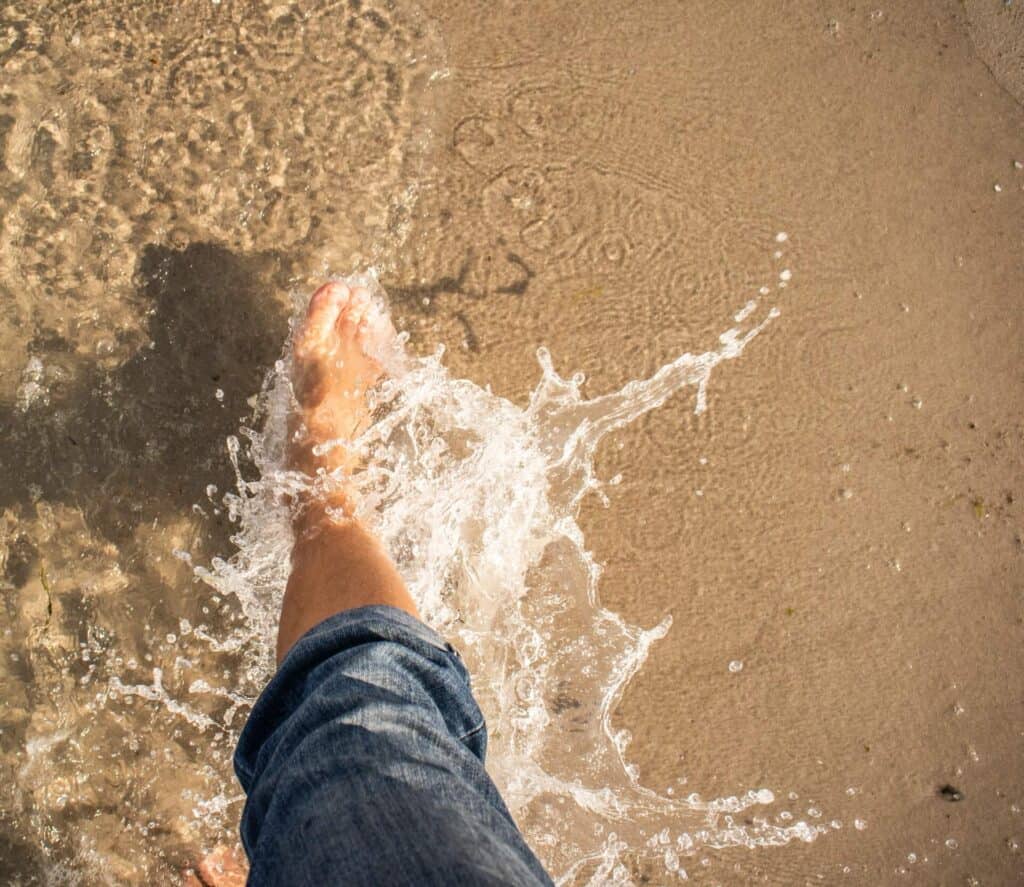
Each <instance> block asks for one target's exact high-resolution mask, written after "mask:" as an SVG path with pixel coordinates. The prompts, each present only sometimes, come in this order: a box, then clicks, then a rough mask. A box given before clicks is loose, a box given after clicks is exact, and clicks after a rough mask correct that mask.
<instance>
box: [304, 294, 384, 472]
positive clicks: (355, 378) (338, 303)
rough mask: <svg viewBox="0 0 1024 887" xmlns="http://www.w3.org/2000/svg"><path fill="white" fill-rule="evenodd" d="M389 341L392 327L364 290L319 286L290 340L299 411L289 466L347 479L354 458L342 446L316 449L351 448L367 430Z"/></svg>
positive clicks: (353, 465)
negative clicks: (369, 399)
mask: <svg viewBox="0 0 1024 887" xmlns="http://www.w3.org/2000/svg"><path fill="white" fill-rule="evenodd" d="M394 338H395V329H394V327H393V326H392V325H391V320H390V318H389V317H388V316H387V314H385V313H384V312H383V311H382V310H381V309H380V308H379V307H378V306H377V305H376V304H375V303H374V302H373V300H372V298H371V297H370V293H369V291H368V290H367V289H365V288H364V287H360V286H356V287H349V286H348V285H347V284H344V283H341V282H339V281H332V282H330V283H325V284H324V285H323V286H322V287H320V289H318V290H317V291H316V292H315V293H314V294H313V298H312V299H310V302H309V310H308V311H307V314H306V319H305V321H303V325H302V327H301V329H299V331H298V332H297V334H296V336H295V347H294V349H293V352H292V373H293V380H294V385H295V396H296V398H297V399H298V402H299V408H300V412H299V415H298V416H296V417H295V418H296V421H295V423H294V425H293V429H292V442H293V447H292V463H293V465H294V466H295V467H296V468H299V469H301V470H302V471H305V472H306V473H308V474H311V475H312V474H316V473H317V470H318V469H320V468H324V469H326V470H327V471H334V470H336V469H338V468H341V469H343V470H344V471H345V472H349V471H351V470H352V468H354V467H355V464H356V458H355V457H354V456H353V454H352V453H351V452H350V451H349V450H348V449H347V448H346V447H345V445H344V443H342V444H340V445H336V446H332V447H330V448H328V450H327V452H324V453H322V454H320V455H318V454H317V453H315V452H314V449H315V448H316V447H317V446H318V445H323V444H328V443H330V442H332V441H337V440H341V441H343V442H344V441H349V440H352V439H354V438H355V437H357V436H358V435H359V434H360V433H361V432H362V431H364V430H365V429H366V426H367V425H368V424H369V421H370V416H369V409H368V407H367V404H366V392H367V391H368V390H369V389H370V388H372V387H373V385H374V384H375V383H376V382H377V380H378V379H379V378H380V376H381V373H382V369H381V365H380V363H379V361H378V360H377V358H376V357H375V355H379V354H381V353H382V350H383V349H384V348H386V347H387V346H388V345H389V344H390V343H391V342H392V341H393V340H394Z"/></svg>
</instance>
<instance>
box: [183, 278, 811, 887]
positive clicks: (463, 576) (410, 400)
mask: <svg viewBox="0 0 1024 887" xmlns="http://www.w3.org/2000/svg"><path fill="white" fill-rule="evenodd" d="M349 283H361V284H363V285H365V286H369V287H370V288H371V289H373V290H374V291H375V297H376V298H379V299H381V300H383V293H382V292H381V291H380V287H379V285H378V284H377V281H376V279H375V278H374V277H373V276H372V275H363V276H360V277H358V278H355V279H351V280H350V281H349ZM303 307H304V306H303V305H301V304H299V303H297V304H296V317H299V316H301V313H302V308H303ZM777 314H778V312H777V310H776V309H774V308H772V309H770V310H768V311H762V312H760V315H759V316H757V315H758V312H757V303H756V302H752V301H751V302H747V303H746V304H745V305H744V306H743V308H742V309H741V310H740V311H739V312H738V313H737V314H736V316H735V321H736V326H734V327H732V328H730V329H728V330H726V331H725V332H724V333H722V335H721V336H719V341H718V345H717V347H716V348H714V349H712V350H710V351H706V352H704V353H701V354H690V353H686V354H682V355H680V356H679V357H678V358H676V359H675V360H674V361H672V362H670V363H668V364H666V365H665V366H663V367H662V368H661V369H659V370H658V371H657V372H656V373H654V375H652V376H651V377H650V378H647V379H642V380H634V381H631V382H629V383H628V384H627V385H625V386H624V387H623V388H621V389H620V390H618V391H615V392H613V393H610V394H605V395H602V396H599V397H594V398H589V399H588V398H586V397H584V395H583V394H582V391H581V386H582V384H583V381H584V380H583V376H582V375H580V374H577V375H575V376H572V377H571V378H568V379H567V378H563V377H561V376H560V375H559V374H558V373H557V372H556V371H555V369H554V366H553V364H552V360H551V355H550V354H549V353H548V352H547V350H546V349H543V348H542V349H540V350H539V351H538V354H537V356H538V360H539V363H540V370H541V378H540V381H539V383H538V385H537V387H536V389H535V390H534V392H533V394H532V396H531V397H530V400H529V403H528V405H527V406H526V407H525V408H521V407H519V406H517V405H515V404H513V403H512V402H510V401H508V400H506V399H504V398H501V397H498V396H497V395H495V394H493V393H492V392H490V391H489V390H487V389H484V388H481V387H479V386H477V385H475V384H473V383H472V382H469V381H466V380H460V379H454V378H452V377H451V376H450V375H449V373H448V371H447V370H446V369H445V367H444V365H443V363H442V356H443V349H439V350H438V351H437V352H436V353H435V354H434V355H433V356H431V357H427V358H415V357H412V356H410V355H409V354H407V353H406V352H405V350H404V344H405V342H404V340H403V339H402V337H399V341H398V343H397V344H396V347H395V348H394V350H393V351H392V352H390V353H388V354H383V355H380V358H381V360H382V361H383V362H384V364H385V366H386V367H387V369H388V371H389V376H388V378H387V379H386V381H384V382H383V383H382V384H381V385H380V386H379V387H378V388H377V389H376V390H375V391H374V392H373V394H372V398H371V400H372V404H371V405H372V407H373V413H374V416H375V417H376V419H375V421H374V422H373V424H372V425H371V427H370V428H369V429H367V430H366V431H365V432H364V433H363V434H362V435H361V436H360V437H359V438H358V439H356V440H355V441H345V442H344V443H345V445H346V446H347V447H352V448H355V449H357V450H358V451H359V452H360V453H361V454H362V456H363V457H364V460H365V464H366V465H367V466H368V467H367V468H366V469H365V470H363V471H360V472H359V473H358V474H357V475H356V476H355V478H354V479H353V480H352V483H354V485H355V487H356V489H357V491H358V494H359V500H360V502H361V505H360V511H359V516H360V518H361V519H362V520H363V521H365V523H366V524H367V525H368V526H369V527H370V528H371V529H372V530H373V531H374V532H375V533H376V534H377V535H378V536H379V537H380V538H381V539H382V540H383V543H384V544H385V546H386V547H387V549H388V551H389V552H390V553H391V555H392V557H393V558H394V560H395V562H396V564H397V565H398V568H399V570H400V571H401V573H402V575H403V577H404V578H405V581H406V583H407V584H408V587H409V590H410V592H411V593H412V595H413V597H414V599H415V600H416V603H417V605H418V606H419V608H420V611H421V613H422V614H423V616H424V618H425V620H426V621H427V622H429V623H430V624H431V625H433V626H434V627H435V628H437V629H438V630H439V631H441V632H442V633H443V634H445V635H446V636H447V637H449V638H450V639H451V640H452V641H453V642H455V643H457V644H458V645H459V647H460V649H461V650H462V652H463V655H464V657H465V659H466V661H467V664H468V666H469V668H470V671H471V673H472V674H473V680H474V691H475V693H476V695H477V698H478V701H479V702H480V705H481V707H482V708H483V710H484V712H485V714H486V715H487V719H488V724H489V728H490V740H491V741H490V753H489V758H488V767H489V770H490V772H491V773H492V776H493V777H494V779H495V781H496V783H497V784H498V786H499V787H500V788H501V790H502V792H503V794H504V796H505V798H506V801H507V802H508V805H509V807H510V809H511V810H512V811H513V814H514V815H515V816H516V818H517V821H518V822H519V823H520V825H521V826H522V827H523V829H524V832H525V833H526V835H527V837H528V839H529V840H530V841H531V843H532V845H533V846H534V847H535V848H536V849H537V851H538V853H539V855H540V856H541V858H542V859H543V860H544V862H545V864H546V865H547V866H548V867H549V869H550V870H551V871H553V872H554V873H556V875H558V876H559V881H560V883H576V882H577V881H579V880H580V879H586V880H588V881H589V883H594V884H605V883H630V874H631V873H630V870H629V866H628V865H627V864H626V862H625V860H626V859H627V857H628V858H636V857H647V858H650V857H655V858H657V859H658V860H660V861H661V862H662V863H663V864H664V867H665V870H666V871H668V872H670V873H672V874H673V875H674V876H677V877H680V878H685V877H686V871H685V868H684V866H683V861H684V860H685V858H686V857H687V856H689V855H692V854H694V853H696V852H698V851H699V850H701V849H702V848H709V847H711V848H723V847H733V846H745V847H757V846H776V845H781V844H785V843H788V842H789V841H792V840H801V841H811V840H813V839H814V838H815V837H816V836H817V835H818V834H820V833H823V832H824V831H826V830H827V829H826V828H825V827H823V826H820V825H816V824H808V823H806V822H796V823H789V822H788V821H784V823H783V824H780V823H779V822H778V821H777V820H776V821H774V822H773V821H770V820H769V818H768V817H767V816H766V815H757V814H756V813H752V812H748V811H751V809H752V808H759V807H767V806H768V805H771V804H772V803H773V802H774V795H773V793H772V792H771V791H769V790H768V789H756V790H750V791H746V792H743V793H740V794H738V795H737V796H734V797H728V798H721V799H717V800H712V801H704V800H702V799H701V798H700V797H699V796H698V795H696V794H693V795H690V796H689V797H688V798H685V799H675V798H671V797H666V796H662V795H659V794H657V793H655V792H653V791H651V790H650V789H649V788H646V787H645V786H643V785H641V783H640V781H639V775H638V771H637V769H636V767H635V766H634V765H632V764H631V763H630V762H629V760H628V756H627V753H628V747H629V741H630V737H629V734H628V732H626V731H623V730H616V729H615V727H614V726H613V724H612V713H613V712H614V710H615V708H616V705H617V703H618V701H619V700H620V698H621V696H622V693H623V690H624V689H625V687H626V685H627V684H628V682H629V681H630V679H631V678H632V677H633V676H634V675H635V674H636V673H637V671H638V670H639V669H640V668H641V667H642V665H643V663H644V661H645V660H646V658H647V655H648V653H649V651H650V648H651V646H652V645H653V644H654V643H655V642H656V641H657V640H658V639H660V638H662V637H664V636H665V634H666V633H667V632H668V631H669V628H670V625H671V619H670V618H668V617H666V618H665V619H664V620H663V621H662V622H661V623H659V624H658V625H655V626H653V627H650V628H642V627H639V626H635V625H631V624H629V623H628V622H626V621H625V620H624V619H623V618H622V617H621V616H620V615H618V614H617V613H614V612H612V611H610V610H608V609H607V608H605V607H604V606H603V605H602V604H601V600H600V595H599V580H600V575H601V569H600V567H599V565H598V564H597V563H596V561H595V560H594V558H593V557H592V555H591V554H590V552H589V551H588V550H587V548H586V544H585V540H584V537H583V532H582V530H581V529H580V526H579V524H578V521H577V518H578V514H579V510H580V505H581V502H582V501H583V499H584V498H585V497H586V496H587V495H588V494H589V493H596V494H598V495H603V493H602V487H603V485H604V483H605V482H604V481H602V480H601V479H599V478H598V477H597V475H596V474H595V471H594V455H595V451H596V449H597V446H598V444H599V442H600V441H601V439H602V438H603V437H604V436H605V435H607V434H608V433H609V432H610V431H613V430H615V429H617V428H621V427H622V426H624V425H627V424H628V423H630V422H632V421H634V420H635V419H636V418H638V417H639V416H641V415H642V414H644V413H646V412H647V411H649V410H652V409H654V408H656V407H658V406H660V405H661V404H663V403H664V402H665V401H666V400H667V399H668V398H669V397H670V396H672V395H673V394H675V393H676V392H678V391H680V390H681V389H684V388H694V389H695V392H696V393H695V406H694V409H695V411H696V412H697V413H700V412H702V411H703V410H705V409H706V406H707V386H708V382H709V380H710V378H711V374H712V371H713V370H714V369H715V367H717V366H718V365H719V364H720V363H722V362H723V361H727V360H733V359H735V358H737V357H739V356H740V355H741V354H742V352H743V350H744V348H745V347H746V346H747V345H748V344H749V343H750V342H751V341H752V340H753V339H754V338H755V337H756V336H757V335H758V334H760V333H761V332H762V331H763V330H764V328H765V326H766V325H767V324H768V323H770V322H771V320H772V319H773V318H775V317H776V316H777ZM289 368H290V358H289V349H288V347H286V349H285V354H284V356H283V357H282V359H281V360H280V361H279V362H278V363H277V365H276V367H275V369H274V371H273V372H272V373H271V375H270V377H269V378H268V380H267V382H266V385H265V386H264V390H263V392H262V394H261V396H260V415H261V418H262V428H261V430H260V431H255V430H253V429H243V431H242V436H243V438H244V441H245V443H244V446H243V442H242V441H241V440H239V439H236V438H232V439H231V440H230V441H229V452H230V455H231V458H232V461H233V463H234V465H235V468H236V473H237V480H238V489H237V491H236V492H234V493H231V494H229V495H228V496H226V497H225V500H224V502H225V504H226V506H227V508H228V510H229V514H230V516H231V519H232V520H233V521H235V522H236V523H237V526H238V532H237V533H236V534H235V536H234V542H235V543H236V544H237V546H238V552H237V553H236V554H235V555H234V556H233V557H232V558H231V559H230V560H219V561H215V562H214V563H213V564H212V566H211V568H210V569H209V570H202V569H201V570H199V573H200V575H201V576H202V577H203V578H204V579H205V581H207V582H208V583H210V584H211V585H213V586H214V587H216V588H217V589H218V590H219V591H222V592H226V593H232V594H235V595H236V596H237V597H238V600H239V601H240V603H241V606H242V610H243V612H244V613H245V616H246V618H247V623H248V628H249V630H250V631H252V632H254V633H255V634H256V636H257V637H258V638H260V639H262V641H263V643H262V645H260V646H259V649H260V650H262V651H264V653H265V656H266V658H264V659H261V660H259V661H256V660H254V661H253V664H252V671H251V675H252V676H253V677H255V676H256V675H257V674H258V673H259V672H260V671H261V670H264V671H265V670H267V669H269V667H270V662H269V655H270V651H271V650H272V648H273V632H274V627H275V623H276V618H277V613H278V610H279V607H280V602H281V597H282V594H283V589H284V585H285V582H286V580H287V569H288V568H287V564H288V554H289V550H290V546H291V542H292V536H291V530H290V514H289V506H288V504H287V502H288V501H289V500H288V497H289V496H290V495H292V494H294V493H296V492H299V491H305V492H307V493H308V492H310V491H313V492H326V491H328V490H329V489H330V488H331V487H332V485H334V484H337V483H338V482H339V479H337V478H333V477H331V476H330V475H321V476H320V477H318V478H309V477H306V476H304V475H302V474H298V473H296V472H294V471H290V470H288V469H287V468H286V467H285V463H284V458H283V457H284V451H285V443H286V433H287V431H286V427H287V416H288V414H289V412H290V411H291V409H292V408H293V404H294V397H293V394H292V389H291V383H290V377H289ZM336 443H341V442H336ZM328 446H330V444H329V445H328ZM243 456H244V457H247V458H248V460H251V464H252V465H254V466H255V468H256V476H255V478H252V479H248V478H246V477H244V476H243V475H244V472H243V470H242V468H241V466H242V464H243V463H244V462H245V461H246V460H245V459H243V458H242V457H243ZM740 813H743V814H744V817H743V824H738V823H737V822H736V820H735V817H736V815H737V814H740Z"/></svg>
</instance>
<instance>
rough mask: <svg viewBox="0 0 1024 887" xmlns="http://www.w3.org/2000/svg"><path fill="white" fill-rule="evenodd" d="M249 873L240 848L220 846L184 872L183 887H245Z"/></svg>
mask: <svg viewBox="0 0 1024 887" xmlns="http://www.w3.org/2000/svg"><path fill="white" fill-rule="evenodd" d="M247 873H248V866H247V865H246V861H245V855H244V854H243V853H242V852H241V851H240V850H238V848H233V847H226V846H220V847H217V848H216V849H215V850H213V851H212V852H211V853H210V854H209V855H207V857H206V858H205V859H204V860H203V861H202V862H201V863H199V865H197V866H196V867H195V868H194V869H191V870H189V871H187V872H185V873H184V878H183V887H245V879H246V877H247Z"/></svg>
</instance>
